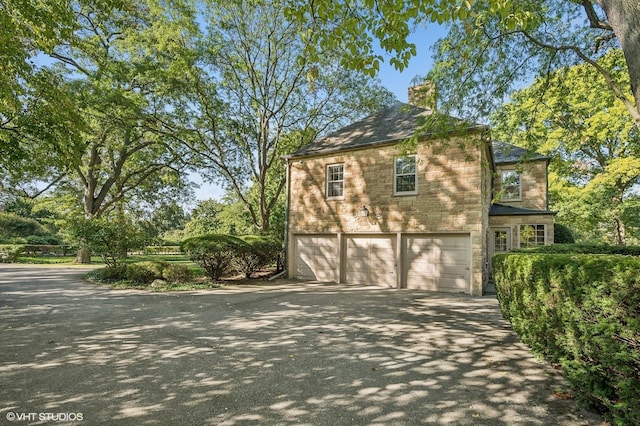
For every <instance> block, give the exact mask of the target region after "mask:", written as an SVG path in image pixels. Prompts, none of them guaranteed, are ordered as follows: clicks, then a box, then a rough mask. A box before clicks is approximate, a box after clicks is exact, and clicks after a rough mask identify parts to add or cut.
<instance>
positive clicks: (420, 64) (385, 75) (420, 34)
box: [192, 25, 446, 200]
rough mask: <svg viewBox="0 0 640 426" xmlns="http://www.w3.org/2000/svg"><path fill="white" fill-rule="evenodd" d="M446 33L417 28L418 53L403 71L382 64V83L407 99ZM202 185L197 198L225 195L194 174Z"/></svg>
mask: <svg viewBox="0 0 640 426" xmlns="http://www.w3.org/2000/svg"><path fill="white" fill-rule="evenodd" d="M445 35H446V29H445V27H442V26H438V25H429V26H428V27H427V28H425V27H420V28H417V29H416V30H415V31H414V33H413V34H412V35H411V36H410V37H409V40H410V41H411V42H412V43H415V45H416V47H417V55H416V56H415V57H414V58H412V59H411V62H410V63H409V66H408V67H407V68H406V69H404V70H403V71H402V72H400V71H398V70H396V69H395V68H394V67H392V66H390V65H389V61H388V59H387V60H386V62H385V63H383V64H381V66H380V72H379V74H378V78H379V79H380V81H381V82H382V85H383V86H385V87H386V88H387V89H389V90H390V91H391V92H392V93H393V94H394V95H395V96H396V98H397V99H398V100H399V101H401V102H406V101H407V89H408V88H409V86H411V80H413V78H414V77H416V76H424V75H426V74H427V73H428V72H429V70H430V69H431V67H432V66H433V60H432V59H431V46H433V44H434V43H435V42H436V41H437V40H438V39H440V38H442V37H444V36H445ZM192 179H194V180H195V181H196V182H198V183H199V184H200V185H201V186H200V188H199V189H196V198H197V199H198V200H205V199H208V198H216V199H220V198H221V197H222V195H223V191H222V189H221V188H220V187H219V186H217V185H210V184H207V183H202V182H201V181H200V180H199V179H197V176H192Z"/></svg>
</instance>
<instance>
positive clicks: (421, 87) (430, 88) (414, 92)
mask: <svg viewBox="0 0 640 426" xmlns="http://www.w3.org/2000/svg"><path fill="white" fill-rule="evenodd" d="M436 101H437V97H436V88H435V86H434V84H433V83H432V82H430V81H428V80H425V81H424V82H423V83H422V84H416V85H414V86H411V87H409V104H411V105H413V106H417V107H420V108H425V109H428V110H429V111H431V112H435V110H436Z"/></svg>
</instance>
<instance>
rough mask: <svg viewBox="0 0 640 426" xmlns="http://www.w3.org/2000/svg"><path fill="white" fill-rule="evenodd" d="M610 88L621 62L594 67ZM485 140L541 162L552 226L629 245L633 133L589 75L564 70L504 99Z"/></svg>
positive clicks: (632, 236)
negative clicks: (522, 150) (528, 152)
mask: <svg viewBox="0 0 640 426" xmlns="http://www.w3.org/2000/svg"><path fill="white" fill-rule="evenodd" d="M598 64H599V65H601V66H603V67H606V68H607V69H609V70H611V72H610V75H611V77H612V78H613V79H615V81H616V83H617V84H620V85H624V84H626V82H628V78H629V76H628V73H627V70H626V67H625V64H624V57H623V55H622V52H621V51H619V50H611V51H609V52H608V53H607V54H606V55H604V56H603V57H601V58H600V59H599V60H598ZM492 121H493V124H494V125H493V126H492V127H493V129H494V130H493V136H494V138H496V139H498V140H508V141H510V142H512V143H515V144H517V145H520V146H523V147H526V148H529V149H533V150H536V151H538V152H541V153H544V154H548V155H549V156H550V157H551V158H552V161H551V165H550V182H549V191H550V194H551V200H550V201H551V208H552V209H553V210H557V211H558V216H557V220H558V221H559V222H562V223H565V224H567V225H569V226H570V227H571V228H572V229H574V230H576V231H578V232H579V235H580V236H581V237H582V238H583V239H587V240H590V239H596V240H597V239H606V240H608V241H610V242H615V243H617V244H624V243H626V242H629V241H631V242H634V241H637V238H638V236H639V235H638V231H639V229H638V223H637V222H638V220H637V219H634V217H635V218H637V217H640V194H639V193H638V187H637V185H638V183H640V130H639V129H638V128H637V127H636V126H635V124H634V121H633V119H632V118H631V117H630V116H629V115H628V114H627V113H626V110H625V106H624V105H623V104H622V102H620V101H619V100H618V99H617V98H616V97H615V96H614V94H613V93H612V92H611V91H609V90H607V82H606V81H605V78H604V77H603V76H602V75H601V74H600V73H598V72H597V71H596V70H595V69H594V67H592V66H590V65H588V64H580V65H575V66H572V67H564V68H561V69H560V70H558V71H556V72H554V73H553V74H551V75H550V76H549V77H545V78H540V79H538V80H537V81H536V82H535V83H534V84H533V85H531V86H530V87H528V88H526V89H523V90H520V91H517V92H514V93H512V94H511V102H509V103H508V104H506V105H504V106H503V108H502V109H501V110H500V111H499V112H498V113H497V114H495V115H494V116H493V120H492Z"/></svg>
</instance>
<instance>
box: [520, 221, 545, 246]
mask: <svg viewBox="0 0 640 426" xmlns="http://www.w3.org/2000/svg"><path fill="white" fill-rule="evenodd" d="M523 226H533V227H534V228H535V227H538V226H542V229H544V244H543V245H545V246H546V245H547V244H548V241H547V225H545V224H544V223H521V224H519V225H518V248H522V244H521V242H522V234H521V228H522V227H523Z"/></svg>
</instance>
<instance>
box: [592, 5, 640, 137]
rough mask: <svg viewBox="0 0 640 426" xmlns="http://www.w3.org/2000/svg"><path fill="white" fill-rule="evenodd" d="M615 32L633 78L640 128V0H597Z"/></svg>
mask: <svg viewBox="0 0 640 426" xmlns="http://www.w3.org/2000/svg"><path fill="white" fill-rule="evenodd" d="M596 2H597V3H598V4H599V5H600V7H601V8H602V10H604V13H605V14H606V15H607V21H608V22H609V25H611V28H613V32H614V33H615V35H616V37H617V39H618V42H619V43H620V47H621V48H622V51H623V52H624V57H625V59H626V61H627V68H628V69H629V77H630V79H631V92H632V93H633V97H634V99H635V101H636V112H637V114H636V115H635V116H634V117H633V118H634V119H635V122H636V126H637V127H638V128H639V129H640V54H639V52H640V31H638V23H639V22H640V2H638V0H596Z"/></svg>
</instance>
